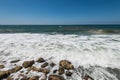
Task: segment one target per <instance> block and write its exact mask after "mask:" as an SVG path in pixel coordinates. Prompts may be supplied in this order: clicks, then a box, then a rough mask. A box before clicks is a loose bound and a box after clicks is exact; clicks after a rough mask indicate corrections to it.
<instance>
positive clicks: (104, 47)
mask: <svg viewBox="0 0 120 80" xmlns="http://www.w3.org/2000/svg"><path fill="white" fill-rule="evenodd" d="M39 57H43V58H45V59H49V61H54V62H56V63H58V62H59V61H60V60H62V59H67V60H70V61H71V62H72V63H73V64H74V65H75V67H79V66H84V67H89V66H102V67H112V68H120V64H119V62H120V35H75V34H67V35H63V34H55V35H50V34H28V33H24V34H17V33H16V34H0V63H2V62H3V61H7V62H6V63H7V64H6V65H5V66H6V67H7V68H11V67H12V65H11V64H9V62H10V61H11V60H15V59H20V60H21V61H20V62H19V63H18V64H21V63H22V62H23V61H25V60H31V59H34V60H36V59H38V58H39ZM7 68H6V69H7ZM107 74H108V73H107ZM99 80H104V79H99ZM108 80H109V79H108ZM116 80H117V79H116Z"/></svg>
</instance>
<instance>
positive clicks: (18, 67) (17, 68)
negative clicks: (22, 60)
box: [8, 66, 22, 73]
mask: <svg viewBox="0 0 120 80" xmlns="http://www.w3.org/2000/svg"><path fill="white" fill-rule="evenodd" d="M21 69H22V66H16V67H14V68H13V69H10V70H8V71H9V72H10V73H14V72H17V71H19V70H21Z"/></svg>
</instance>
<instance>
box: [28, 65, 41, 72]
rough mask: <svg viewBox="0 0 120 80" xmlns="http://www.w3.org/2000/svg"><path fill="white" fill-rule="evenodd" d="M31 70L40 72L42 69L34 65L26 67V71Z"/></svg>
mask: <svg viewBox="0 0 120 80" xmlns="http://www.w3.org/2000/svg"><path fill="white" fill-rule="evenodd" d="M31 70H33V71H37V72H42V70H41V69H40V68H36V67H34V66H32V67H29V68H28V69H27V71H31Z"/></svg>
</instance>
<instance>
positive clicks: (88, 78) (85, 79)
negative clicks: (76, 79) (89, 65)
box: [83, 74, 94, 80]
mask: <svg viewBox="0 0 120 80" xmlns="http://www.w3.org/2000/svg"><path fill="white" fill-rule="evenodd" d="M83 80H94V79H93V78H92V77H91V76H89V75H87V74H86V75H85V76H84V77H83Z"/></svg>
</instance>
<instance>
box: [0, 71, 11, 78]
mask: <svg viewBox="0 0 120 80" xmlns="http://www.w3.org/2000/svg"><path fill="white" fill-rule="evenodd" d="M9 75H10V72H9V71H0V80H2V79H4V78H7V77H8V76H9Z"/></svg>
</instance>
